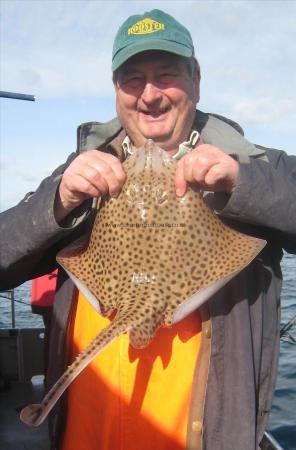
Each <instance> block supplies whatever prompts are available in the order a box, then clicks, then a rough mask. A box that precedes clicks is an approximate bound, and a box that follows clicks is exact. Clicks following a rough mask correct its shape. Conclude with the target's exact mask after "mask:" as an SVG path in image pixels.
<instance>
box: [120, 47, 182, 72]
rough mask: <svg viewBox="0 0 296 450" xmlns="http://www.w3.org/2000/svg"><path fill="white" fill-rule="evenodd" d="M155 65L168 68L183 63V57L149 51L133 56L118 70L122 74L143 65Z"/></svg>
mask: <svg viewBox="0 0 296 450" xmlns="http://www.w3.org/2000/svg"><path fill="white" fill-rule="evenodd" d="M153 63H155V64H157V66H159V67H170V66H176V65H179V64H182V63H184V57H182V56H179V55H175V54H174V53H169V52H164V51H158V50H150V51H147V52H142V53H139V54H137V55H134V56H133V57H131V58H130V59H128V60H127V61H126V62H125V63H124V64H123V65H122V66H121V67H120V68H119V69H120V70H122V71H123V72H126V71H130V70H133V69H137V68H140V67H141V66H142V65H145V64H153Z"/></svg>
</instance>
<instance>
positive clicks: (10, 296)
mask: <svg viewBox="0 0 296 450" xmlns="http://www.w3.org/2000/svg"><path fill="white" fill-rule="evenodd" d="M3 294H4V295H3ZM0 297H2V298H6V299H7V300H10V303H11V327H12V328H15V302H16V301H17V300H15V298H14V289H10V290H8V291H2V292H0Z"/></svg>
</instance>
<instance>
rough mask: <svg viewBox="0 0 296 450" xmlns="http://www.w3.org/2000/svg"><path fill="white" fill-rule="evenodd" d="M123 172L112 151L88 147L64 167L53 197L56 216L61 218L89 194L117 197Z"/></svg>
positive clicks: (121, 183) (121, 184) (91, 195)
mask: <svg viewBox="0 0 296 450" xmlns="http://www.w3.org/2000/svg"><path fill="white" fill-rule="evenodd" d="M125 179H126V174H125V172H124V170H123V167H122V165H121V163H120V161H119V160H118V159H117V158H116V157H115V156H113V155H109V154H108V153H104V152H100V151H98V150H89V151H87V152H85V153H82V154H81V155H79V156H78V157H77V158H75V159H74V161H73V162H72V163H71V164H70V165H69V167H68V168H67V169H66V170H65V172H64V174H63V177H62V180H61V183H60V187H59V191H58V195H57V198H56V201H55V218H56V220H57V222H60V221H61V220H62V219H63V218H64V217H66V216H67V214H69V213H70V212H71V211H72V210H73V209H74V208H76V207H77V206H79V205H80V204H81V203H82V202H83V201H84V200H86V199H88V198H91V197H102V196H104V195H108V194H109V195H110V196H111V197H116V196H117V195H118V194H119V193H120V191H121V189H122V186H123V184H124V182H125Z"/></svg>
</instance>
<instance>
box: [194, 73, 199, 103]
mask: <svg viewBox="0 0 296 450" xmlns="http://www.w3.org/2000/svg"><path fill="white" fill-rule="evenodd" d="M200 79H201V76H200V70H199V68H198V67H195V69H194V72H193V85H194V92H195V99H196V103H198V102H199V98H200Z"/></svg>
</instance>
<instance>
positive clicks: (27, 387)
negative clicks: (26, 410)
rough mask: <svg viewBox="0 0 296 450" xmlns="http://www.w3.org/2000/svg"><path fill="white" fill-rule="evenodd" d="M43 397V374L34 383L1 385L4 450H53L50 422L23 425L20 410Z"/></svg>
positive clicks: (1, 445) (0, 436) (0, 438)
mask: <svg viewBox="0 0 296 450" xmlns="http://www.w3.org/2000/svg"><path fill="white" fill-rule="evenodd" d="M42 396H43V377H42V376H38V377H34V378H33V380H32V382H19V381H6V382H2V386H1V387H0V448H1V450H49V439H48V432H47V423H43V424H42V425H40V426H39V427H37V428H31V427H28V426H27V425H25V424H23V423H22V422H21V420H20V418H19V414H20V410H21V409H22V408H23V407H24V406H26V405H28V404H29V403H38V402H39V401H40V400H41V398H42Z"/></svg>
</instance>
